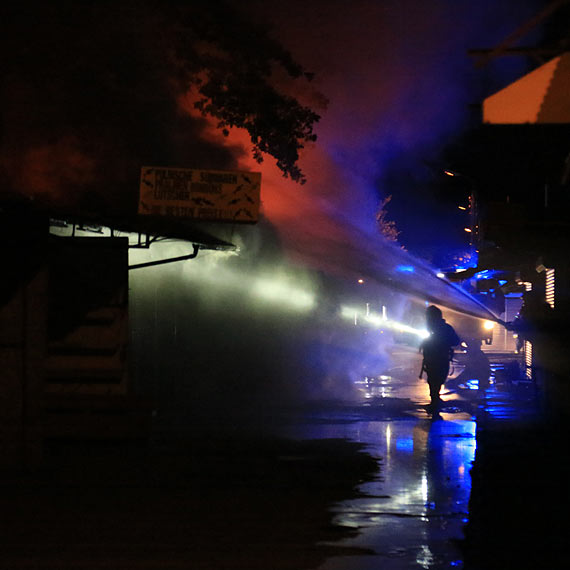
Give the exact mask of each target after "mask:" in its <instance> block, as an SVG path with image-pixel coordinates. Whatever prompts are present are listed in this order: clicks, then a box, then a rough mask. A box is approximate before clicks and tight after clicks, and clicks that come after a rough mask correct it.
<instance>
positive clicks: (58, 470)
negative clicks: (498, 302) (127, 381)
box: [0, 347, 533, 570]
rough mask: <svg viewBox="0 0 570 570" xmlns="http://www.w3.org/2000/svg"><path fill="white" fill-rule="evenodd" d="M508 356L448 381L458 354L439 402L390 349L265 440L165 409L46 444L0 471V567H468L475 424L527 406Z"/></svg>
mask: <svg viewBox="0 0 570 570" xmlns="http://www.w3.org/2000/svg"><path fill="white" fill-rule="evenodd" d="M508 358H512V355H500V354H495V355H493V356H492V368H493V377H494V381H493V382H492V383H491V384H490V386H489V387H488V388H487V389H486V390H479V389H478V387H477V386H476V385H475V384H473V383H467V384H462V385H458V384H457V383H454V382H453V377H454V376H456V375H457V374H459V372H460V371H461V370H462V364H461V356H459V357H458V362H457V363H456V365H455V367H454V370H453V376H452V379H451V381H450V382H449V383H448V385H446V387H445V389H444V390H443V391H442V395H443V400H444V404H443V406H442V408H441V410H440V413H438V414H435V415H434V414H432V413H430V412H429V411H428V409H427V408H426V405H427V403H428V401H429V395H428V388H427V384H426V383H425V380H421V379H419V378H418V371H419V368H420V366H419V364H420V362H419V355H418V353H417V349H416V350H414V349H411V348H406V347H397V348H395V349H394V350H393V352H392V358H391V365H390V367H389V368H388V369H386V370H384V371H382V373H381V374H379V375H378V376H375V377H370V378H367V379H366V378H359V379H357V380H356V381H355V383H354V386H353V388H354V389H353V391H352V393H351V394H350V397H349V398H346V399H343V400H342V401H338V400H336V401H318V402H311V403H308V404H306V405H302V406H297V407H295V408H288V409H284V410H281V413H280V414H279V413H277V410H272V412H271V413H272V421H271V422H265V421H264V422H262V423H263V424H264V426H265V427H264V429H265V430H266V433H264V434H263V437H261V438H260V437H259V434H257V435H255V436H253V435H252V434H251V433H249V434H248V433H247V430H246V431H239V432H236V433H234V434H233V436H231V437H229V434H228V431H227V429H224V430H221V431H219V432H218V433H216V432H215V430H214V429H212V426H204V427H203V429H202V430H201V432H200V433H196V425H190V424H188V425H187V426H186V427H187V433H186V434H184V433H182V432H183V430H181V424H179V425H175V424H176V422H173V423H172V422H171V426H170V431H169V428H168V426H167V425H166V424H165V425H163V426H162V432H161V430H160V429H159V430H158V439H160V438H161V437H162V441H155V442H154V444H153V445H151V446H150V447H149V446H142V447H137V446H135V447H132V446H131V447H124V446H111V447H105V446H102V447H97V446H83V445H80V446H67V447H66V446H65V445H58V446H55V447H54V448H53V449H52V450H51V452H50V453H51V454H50V455H49V457H48V459H49V461H47V462H46V465H45V466H44V467H43V468H42V470H40V471H39V472H37V473H29V474H13V475H10V474H8V475H3V477H2V480H1V481H0V501H1V505H2V514H3V517H2V518H1V519H0V537H1V539H0V568H10V569H16V568H27V569H30V568H37V569H39V568H41V569H43V568H46V569H47V568H50V569H52V568H53V569H58V570H60V569H66V568H73V569H81V568H85V569H87V568H89V569H94V568H113V569H115V570H119V569H123V568H124V569H129V570H130V569H135V568H136V569H138V568H150V569H156V570H162V569H165V568H184V569H193V570H194V569H198V570H209V569H212V570H214V569H215V570H218V569H234V568H235V569H238V568H240V569H247V570H255V569H258V568H259V569H263V570H279V569H287V570H304V569H309V568H313V569H316V568H318V569H322V570H339V569H342V570H365V569H375V570H376V569H379V568H381V569H383V570H386V569H388V570H390V569H404V568H407V569H408V568H424V569H443V568H467V567H466V565H465V560H464V559H465V556H464V550H463V547H462V541H463V539H464V529H465V527H466V524H468V522H469V517H470V513H469V507H470V496H471V486H472V480H471V468H472V465H473V461H474V459H475V456H476V451H477V439H478V430H479V429H480V427H481V426H482V425H485V424H486V423H487V424H488V423H490V422H491V423H494V424H496V423H501V422H506V423H510V422H513V421H520V420H521V418H524V417H525V414H527V415H531V414H532V408H533V400H532V390H531V389H530V388H531V387H529V386H523V385H521V386H517V385H514V384H512V383H509V382H506V381H505V377H504V375H503V376H502V375H501V373H500V372H501V367H502V366H503V365H504V362H505V359H508ZM184 421H187V419H186V420H183V422H184ZM167 423H168V422H167ZM228 425H230V424H228ZM236 425H237V424H236ZM242 425H243V424H242ZM226 427H227V426H226ZM232 429H233V428H232ZM173 434H176V437H174V436H173Z"/></svg>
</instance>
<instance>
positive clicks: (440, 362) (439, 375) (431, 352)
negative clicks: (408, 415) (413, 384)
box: [420, 305, 461, 408]
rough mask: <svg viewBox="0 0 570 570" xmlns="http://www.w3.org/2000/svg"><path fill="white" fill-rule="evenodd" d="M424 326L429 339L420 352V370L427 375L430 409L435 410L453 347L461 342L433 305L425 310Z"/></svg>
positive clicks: (447, 372)
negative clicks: (421, 359) (421, 358)
mask: <svg viewBox="0 0 570 570" xmlns="http://www.w3.org/2000/svg"><path fill="white" fill-rule="evenodd" d="M426 325H427V329H428V332H429V337H428V338H426V339H425V340H424V341H423V342H422V344H421V346H420V351H421V352H422V354H423V362H422V369H421V371H420V378H422V377H423V373H424V372H425V373H426V374H427V383H428V386H429V395H430V399H431V403H430V405H431V407H433V408H437V407H438V406H439V405H440V403H441V398H440V396H439V392H440V390H441V387H442V386H443V384H444V382H445V380H446V379H447V376H448V374H449V363H450V362H451V359H452V358H453V347H454V346H457V345H458V344H459V343H460V342H461V341H460V339H459V337H458V336H457V333H456V332H455V329H454V328H453V327H452V326H451V325H450V324H448V323H447V322H446V321H445V319H444V318H443V316H442V313H441V310H440V309H439V308H438V307H436V306H435V305H430V306H429V307H428V308H427V309H426Z"/></svg>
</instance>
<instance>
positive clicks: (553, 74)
mask: <svg viewBox="0 0 570 570" xmlns="http://www.w3.org/2000/svg"><path fill="white" fill-rule="evenodd" d="M483 122H484V123H489V124H495V125H509V124H510V125H520V124H538V123H543V124H547V123H550V124H556V123H570V53H564V54H562V55H560V56H558V57H555V58H554V59H552V60H551V61H549V62H548V63H545V64H544V65H541V66H540V67H539V68H537V69H535V70H534V71H532V72H531V73H528V74H527V75H524V76H523V77H521V78H520V79H519V80H517V81H515V82H514V83H512V84H511V85H509V86H507V87H505V88H504V89H502V90H501V91H499V92H498V93H495V94H494V95H491V96H490V97H487V98H486V99H485V100H484V101H483Z"/></svg>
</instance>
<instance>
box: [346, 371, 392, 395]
mask: <svg viewBox="0 0 570 570" xmlns="http://www.w3.org/2000/svg"><path fill="white" fill-rule="evenodd" d="M391 381H392V377H391V376H386V375H384V374H381V375H380V376H364V378H362V380H355V382H354V383H355V384H356V385H357V387H358V390H359V391H360V392H362V393H363V394H364V397H365V398H367V399H370V398H389V397H390V396H393V395H394V388H393V387H392V386H390V383H391Z"/></svg>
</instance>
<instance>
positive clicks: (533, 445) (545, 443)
mask: <svg viewBox="0 0 570 570" xmlns="http://www.w3.org/2000/svg"><path fill="white" fill-rule="evenodd" d="M471 477H472V491H471V500H470V503H469V523H468V524H467V527H466V529H465V535H466V541H465V543H464V547H465V556H464V563H465V565H464V567H465V569H466V570H494V569H501V570H504V569H507V568H508V569H513V570H519V569H527V568H528V569H534V570H537V569H549V570H551V569H559V568H560V569H562V568H568V567H569V565H570V562H569V559H570V555H569V550H570V522H569V521H570V487H569V485H570V463H569V462H568V425H566V424H563V425H558V426H552V425H546V424H545V423H543V422H540V421H537V422H523V423H516V422H515V423H508V424H505V423H502V422H499V423H496V422H490V423H487V424H484V425H483V427H479V429H478V433H477V452H476V457H475V462H474V467H473V469H472V471H471Z"/></svg>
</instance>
